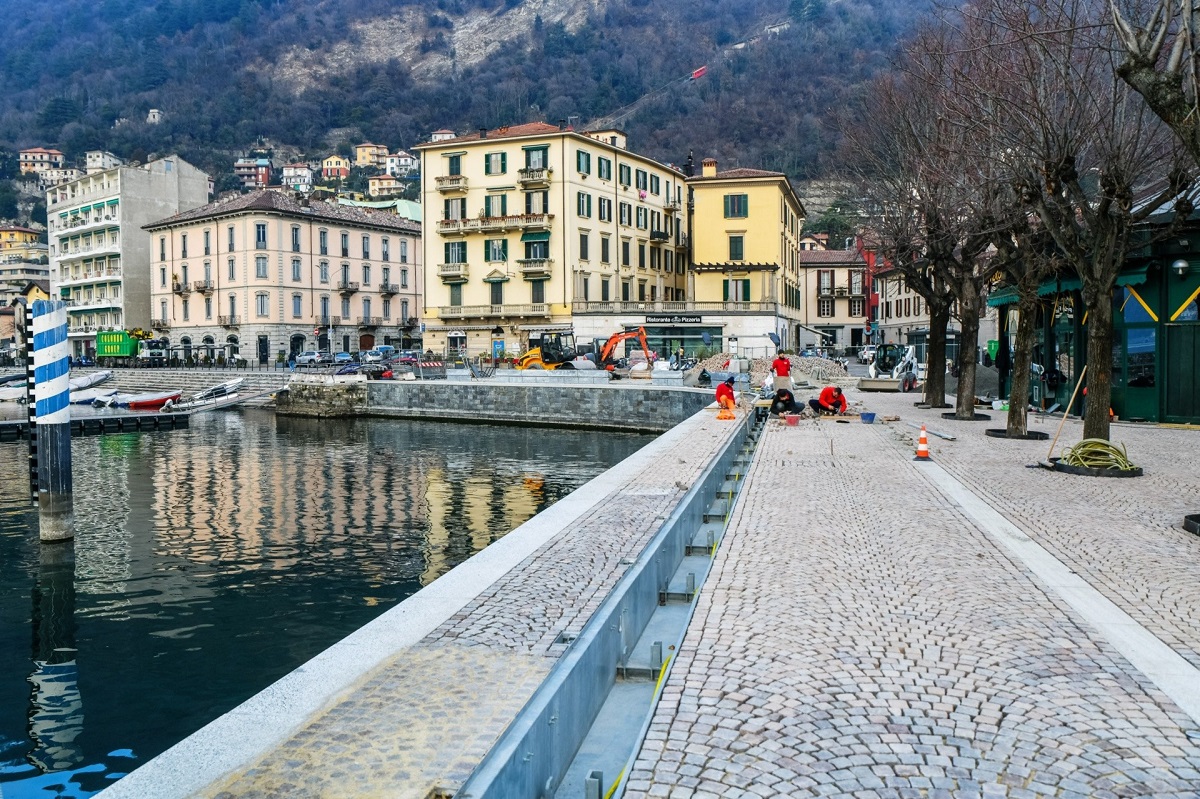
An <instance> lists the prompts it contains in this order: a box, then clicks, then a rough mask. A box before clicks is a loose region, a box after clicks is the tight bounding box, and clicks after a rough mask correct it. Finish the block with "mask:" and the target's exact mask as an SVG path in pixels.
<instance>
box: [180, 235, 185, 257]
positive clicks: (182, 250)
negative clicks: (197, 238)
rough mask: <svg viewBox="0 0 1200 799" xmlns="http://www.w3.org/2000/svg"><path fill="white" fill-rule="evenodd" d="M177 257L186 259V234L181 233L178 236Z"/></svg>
mask: <svg viewBox="0 0 1200 799" xmlns="http://www.w3.org/2000/svg"><path fill="white" fill-rule="evenodd" d="M179 257H180V258H187V234H186V233H182V234H180V236H179Z"/></svg>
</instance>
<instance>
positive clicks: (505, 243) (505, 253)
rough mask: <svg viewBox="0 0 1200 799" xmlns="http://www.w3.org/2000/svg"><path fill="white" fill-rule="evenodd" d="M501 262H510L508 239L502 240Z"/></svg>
mask: <svg viewBox="0 0 1200 799" xmlns="http://www.w3.org/2000/svg"><path fill="white" fill-rule="evenodd" d="M500 253H501V258H500V260H501V261H507V260H508V239H502V240H501V242H500Z"/></svg>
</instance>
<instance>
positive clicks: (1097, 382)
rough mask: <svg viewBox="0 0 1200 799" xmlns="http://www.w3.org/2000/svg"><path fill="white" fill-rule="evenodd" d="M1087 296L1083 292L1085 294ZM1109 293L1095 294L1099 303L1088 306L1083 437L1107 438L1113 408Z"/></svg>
mask: <svg viewBox="0 0 1200 799" xmlns="http://www.w3.org/2000/svg"><path fill="white" fill-rule="evenodd" d="M1086 293H1087V292H1085V294H1086ZM1110 293H1111V292H1110V291H1101V292H1096V294H1097V295H1098V296H1099V302H1097V303H1094V304H1093V305H1089V306H1087V336H1088V343H1087V407H1086V409H1085V410H1084V417H1083V437H1084V438H1102V439H1104V440H1105V441H1107V440H1108V436H1109V419H1108V409H1109V408H1110V407H1111V406H1112V358H1113V315H1112V301H1111V300H1110V299H1109V295H1110Z"/></svg>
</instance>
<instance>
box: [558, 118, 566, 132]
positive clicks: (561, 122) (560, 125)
mask: <svg viewBox="0 0 1200 799" xmlns="http://www.w3.org/2000/svg"><path fill="white" fill-rule="evenodd" d="M558 129H559V130H566V129H567V120H565V119H560V120H558Z"/></svg>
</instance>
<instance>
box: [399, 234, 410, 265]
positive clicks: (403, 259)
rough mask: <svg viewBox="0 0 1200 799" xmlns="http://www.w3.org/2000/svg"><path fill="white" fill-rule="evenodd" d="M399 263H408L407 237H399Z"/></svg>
mask: <svg viewBox="0 0 1200 799" xmlns="http://www.w3.org/2000/svg"><path fill="white" fill-rule="evenodd" d="M400 263H402V264H406V263H408V239H400Z"/></svg>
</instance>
